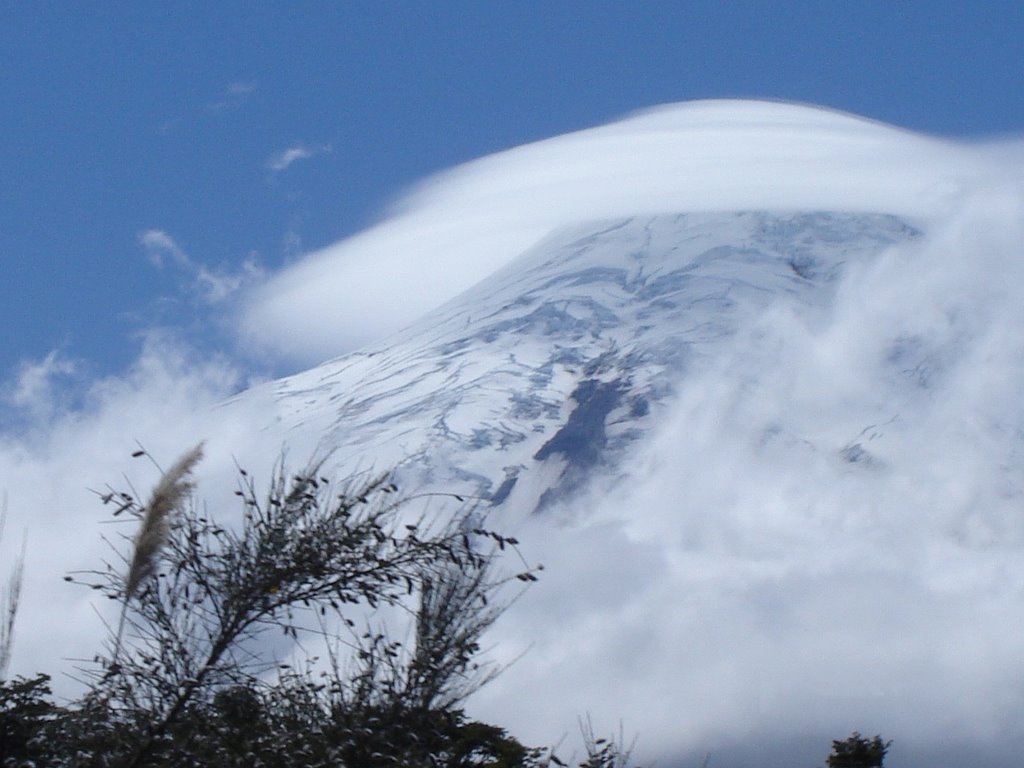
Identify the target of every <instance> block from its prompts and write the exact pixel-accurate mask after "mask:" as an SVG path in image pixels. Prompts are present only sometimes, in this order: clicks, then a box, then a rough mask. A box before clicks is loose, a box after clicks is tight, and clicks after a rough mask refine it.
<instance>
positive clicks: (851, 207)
mask: <svg viewBox="0 0 1024 768" xmlns="http://www.w3.org/2000/svg"><path fill="white" fill-rule="evenodd" d="M1004 159H1005V158H1003V155H1001V154H1000V153H999V152H993V151H991V148H980V147H967V146H965V145H960V144H954V143H952V142H948V141H942V140H939V139H933V138H927V137H923V136H919V135H915V134H912V133H910V132H907V131H903V130H900V129H897V128H893V127H890V126H887V125H884V124H881V123H877V122H873V121H870V120H866V119H863V118H859V117H854V116H851V115H847V114H843V113H839V112H833V111H829V110H824V109H818V108H813V107H806V106H795V105H792V104H782V103H771V102H746V101H708V102H694V103H684V104H678V105H670V106H665V107H660V108H657V109H653V110H650V111H646V112H642V113H639V114H637V115H635V116H632V117H629V118H626V119H624V120H621V121H619V122H616V123H611V124H609V125H605V126H601V127H598V128H592V129H589V130H584V131H580V132H578V133H572V134H569V135H566V136H559V137H556V138H553V139H548V140H546V141H541V142H537V143H535V144H529V145H526V146H523V147H518V148H515V149H512V150H509V151H507V152H502V153H499V154H496V155H492V156H489V157H486V158H483V159H481V160H477V161H475V162H471V163H468V164H466V165H463V166H460V167H458V168H455V169H454V170H451V171H448V172H446V173H443V174H440V175H439V176H437V177H435V178H433V179H431V180H428V181H427V182H425V183H424V184H422V185H421V186H420V188H419V189H417V190H415V191H414V192H412V193H411V194H409V195H408V196H407V197H406V198H405V199H403V200H402V201H400V202H399V204H398V205H397V206H396V207H395V211H394V215H392V216H391V217H389V218H387V219H386V220H384V221H383V222H382V223H381V224H379V225H377V226H376V227H373V228H372V229H369V230H367V231H366V232H363V233H362V234H359V235H356V236H355V237H352V238H350V239H348V240H345V241H342V242H340V243H338V244H336V245H333V246H330V247H328V248H326V249H324V250H322V251H319V252H316V253H313V254H310V255H309V256H307V257H306V258H305V259H304V260H302V261H301V262H299V263H297V264H295V265H294V266H292V267H289V268H287V269H285V270H284V271H283V272H281V273H280V274H278V275H277V276H276V277H275V278H273V279H272V280H271V281H270V282H269V283H268V284H267V285H266V286H265V287H264V288H263V289H262V290H261V291H259V292H258V293H256V294H254V295H253V296H251V297H250V301H249V302H248V305H247V309H246V311H245V313H244V316H243V318H242V333H243V334H244V335H245V336H246V337H247V338H248V339H250V340H252V341H254V342H256V343H258V344H261V345H264V346H266V347H269V348H270V349H273V350H275V351H276V352H278V353H279V354H283V355H285V356H288V357H290V358H291V359H293V360H295V361H298V362H301V363H306V364H309V363H315V362H320V361H322V360H324V359H326V358H328V357H331V356H333V355H337V354H340V353H343V352H345V351H349V350H351V349H353V348H354V347H356V346H359V345H361V344H363V343H366V342H368V341H371V340H372V339H373V338H375V337H378V336H380V335H383V334H385V333H388V332H390V331H394V330H397V329H399V328H401V327H403V326H404V325H406V324H408V323H410V322H412V321H413V320H415V319H416V318H417V317H419V316H420V315H421V314H422V313H423V312H425V311H427V310H429V309H431V308H433V307H436V306H439V305H440V304H442V303H443V302H444V301H446V300H447V299H449V298H451V297H453V296H455V295H456V294H457V293H459V292H460V291H462V290H464V289H466V288H468V287H470V286H471V285H473V284H475V283H477V282H478V281H479V280H481V279H482V278H484V277H486V276H487V275H489V274H491V273H492V272H494V271H495V270H496V269H498V268H500V267H502V266H503V265H505V264H507V263H508V262H509V261H510V260H511V259H513V258H514V257H515V256H517V255H519V254H520V253H522V252H523V251H524V250H525V249H526V248H528V247H529V246H530V245H532V244H534V243H536V242H537V241H539V240H540V239H541V238H543V237H544V236H545V235H547V234H549V233H550V232H551V231H552V230H554V229H557V228H559V227H562V226H566V225H571V224H574V223H577V222H581V221H583V222H585V221H594V220H598V219H607V218H613V217H618V216H632V215H637V214H656V213H675V212H680V211H721V210H763V209H772V210H839V211H864V212H884V213H892V214H900V215H909V216H915V217H926V216H927V217H930V216H935V215H941V214H942V213H943V212H946V211H949V210H950V209H951V208H952V207H956V206H957V205H958V204H959V202H958V201H960V200H961V199H962V196H963V195H964V194H965V193H967V192H969V191H970V190H973V189H975V188H977V187H978V186H979V185H984V184H988V183H991V182H993V181H994V180H996V179H998V178H999V177H1001V176H1002V175H1003V171H1002V170H1001V168H1003V167H1004V164H1003V160H1004ZM300 308H301V309H300Z"/></svg>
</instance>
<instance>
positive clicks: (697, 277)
mask: <svg viewBox="0 0 1024 768" xmlns="http://www.w3.org/2000/svg"><path fill="white" fill-rule="evenodd" d="M918 235H919V233H918V231H917V230H916V229H915V228H914V227H913V226H911V225H910V224H908V223H906V222H904V221H902V220H900V219H898V218H895V217H892V216H883V215H868V214H837V213H825V212H818V213H809V214H780V213H766V212H756V213H749V212H748V213H742V212H737V213H716V214H710V213H701V214H683V213H681V214H677V215H672V216H669V215H665V216H654V217H642V218H630V219H622V220H618V221H607V222H600V223H594V224H589V225H578V226H576V227H572V228H568V229H565V230H562V231H559V232H557V233H556V234H553V235H552V236H550V237H549V238H547V239H546V240H544V241H543V242H541V243H539V244H538V245H536V246H534V247H533V248H531V249H530V250H528V251H527V252H525V253H524V254H522V255H521V256H520V257H519V258H517V259H515V260H513V261H512V262H511V263H510V264H508V265H507V266H506V267H505V268H503V269H502V270H500V271H499V272H497V273H496V274H494V275H492V276H490V277H488V278H487V279H485V280H483V281H482V282H481V283H479V284H478V285H476V286H474V287H473V288H471V289H469V290H468V291H466V292H465V293H463V294H462V295H461V296H459V297H458V298H456V299H454V300H452V301H451V302H449V303H448V304H446V305H445V306H443V307H441V308H439V309H437V310H435V311H433V312H431V313H428V314H427V315H426V316H425V317H423V318H422V319H421V320H420V321H418V322H417V323H415V324H414V325H413V326H411V327H410V328H408V329H407V330H405V331H404V332H402V333H399V334H397V335H395V336H392V337H389V338H388V339H386V340H385V341H383V342H379V343H376V344H372V345H369V346H368V347H366V348H364V349H363V350H360V351H358V352H354V353H352V354H349V355H346V356H344V357H341V358H339V359H337V360H333V361H331V362H329V363H325V364H324V365H320V366H317V367H316V368H313V369H312V370H309V371H307V372H305V373H302V374H299V375H297V376H293V377H290V378H288V379H284V380H281V381H278V382H276V383H275V384H273V385H272V387H271V389H272V391H273V398H274V401H275V402H276V404H277V409H278V422H277V425H276V428H277V429H284V430H285V434H288V433H291V432H293V431H299V432H302V433H306V434H309V433H315V434H317V435H318V436H320V439H321V440H322V441H323V444H324V445H325V446H329V448H330V449H331V450H332V451H334V452H335V454H336V456H337V457H339V458H341V457H344V458H345V459H357V460H362V461H367V460H371V461H373V462H374V463H375V464H377V465H378V466H388V467H392V466H394V467H397V468H398V475H399V479H400V480H401V481H402V482H403V485H406V486H408V487H413V488H426V487H431V488H436V489H447V490H450V491H453V492H456V493H462V494H466V495H472V496H478V497H481V498H483V499H485V500H486V501H487V502H488V503H489V504H491V505H503V504H504V505H507V506H510V507H514V508H515V509H517V510H520V511H523V510H534V509H537V508H538V507H540V506H543V505H545V504H547V503H550V502H551V501H552V500H554V499H558V498H563V497H564V496H565V495H566V494H567V493H569V492H572V491H576V490H581V489H582V487H583V486H584V485H585V484H586V481H587V479H588V477H589V476H590V474H591V473H593V472H599V471H603V472H606V473H609V474H610V475H612V476H615V475H618V474H620V473H619V472H618V470H617V469H616V468H617V467H621V466H622V465H623V462H624V461H625V460H626V458H627V457H628V454H629V451H630V449H631V447H635V443H637V441H641V440H642V439H643V437H644V435H646V434H647V433H648V432H649V431H650V428H651V426H652V425H653V424H656V423H658V421H659V419H660V418H661V417H662V416H663V414H664V413H665V410H666V408H667V407H668V404H669V403H670V402H671V400H672V398H673V396H674V395H676V394H678V392H679V390H680V386H681V385H682V384H683V383H684V382H685V381H686V378H687V376H688V375H694V373H695V372H698V371H706V370H707V369H708V368H709V366H713V365H714V362H715V360H716V358H717V357H718V356H719V354H720V352H721V349H722V347H723V345H726V344H728V343H729V340H730V339H732V338H733V337H734V336H735V335H736V334H737V333H739V332H741V331H744V330H748V329H750V328H752V327H754V326H755V325H756V323H757V322H758V321H759V318H760V316H761V315H763V314H764V313H765V312H767V311H769V310H771V309H773V308H774V309H778V308H779V307H782V306H784V307H786V308H787V309H788V310H790V311H792V312H794V313H795V314H796V316H798V317H800V318H801V319H802V320H804V321H806V322H807V323H811V324H813V323H816V322H822V319H823V317H824V315H825V313H826V312H827V309H828V307H829V306H830V305H831V303H832V302H833V301H834V294H835V290H836V286H837V284H838V282H839V281H840V279H841V277H842V275H843V272H844V269H846V268H848V267H849V266H850V265H851V264H852V265H856V264H862V263H865V262H869V261H870V260H871V259H872V258H873V257H877V256H878V255H879V253H881V252H882V251H884V250H885V249H886V248H887V247H889V246H891V245H893V244H894V243H902V242H907V241H910V240H912V239H913V238H915V237H917V236H918ZM825 449H826V450H829V448H825ZM831 450H833V452H835V453H837V454H838V453H839V452H840V451H841V450H847V451H849V450H850V449H849V446H843V445H836V446H831ZM866 456H867V454H866V453H864V454H863V455H861V454H860V453H858V454H856V457H855V456H854V454H849V458H850V460H866ZM356 463H358V461H357V462H356Z"/></svg>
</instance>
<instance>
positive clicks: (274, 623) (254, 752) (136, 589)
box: [0, 446, 889, 768]
mask: <svg viewBox="0 0 1024 768" xmlns="http://www.w3.org/2000/svg"><path fill="white" fill-rule="evenodd" d="M136 455H137V456H138V455H144V452H142V451H139V452H137V453H136ZM201 457H202V447H201V446H197V447H196V448H195V449H193V450H192V451H190V452H189V453H187V454H186V455H185V456H183V457H182V458H181V459H180V460H179V461H178V462H177V463H176V464H175V465H174V466H173V467H172V468H171V469H169V470H168V471H167V472H165V473H163V476H162V478H161V480H160V481H159V483H158V484H157V486H156V488H155V489H154V490H153V493H152V495H151V496H150V498H149V500H148V501H147V502H146V503H145V504H143V503H142V502H141V501H140V500H138V499H136V498H135V496H134V495H133V494H131V493H128V492H122V491H114V490H110V491H109V492H107V493H105V494H103V495H102V500H103V502H104V503H105V504H108V505H110V506H111V508H112V510H113V515H114V516H115V517H121V516H122V515H124V516H126V517H127V518H133V519H135V520H136V521H137V532H136V534H135V536H134V538H133V539H132V540H131V542H130V549H129V554H128V555H124V556H121V555H119V556H118V557H119V559H120V562H115V563H104V564H103V566H102V567H101V568H99V569H97V570H95V571H89V572H85V573H76V574H72V575H69V576H67V577H66V580H68V581H71V582H75V583H77V584H81V585H85V586H87V587H89V588H91V589H94V590H96V591H97V592H98V593H100V594H103V595H105V596H106V597H107V598H109V599H110V600H113V601H117V602H119V603H120V606H121V614H120V621H119V623H118V625H117V626H116V628H115V627H111V631H110V637H109V638H108V641H107V643H106V646H105V647H104V649H103V650H102V651H101V652H100V653H98V654H97V655H96V656H95V657H94V658H93V659H92V660H91V661H89V662H87V663H84V664H83V665H82V666H80V667H79V668H78V674H79V676H80V678H79V679H80V681H81V682H82V683H83V684H84V690H85V692H84V693H83V694H82V695H81V697H80V698H79V699H77V700H76V701H73V702H70V703H68V704H63V705H59V704H56V703H54V701H53V698H52V696H51V691H50V685H49V683H50V680H49V678H48V677H47V676H46V675H38V676H36V677H31V678H16V679H14V680H7V681H4V680H3V673H4V671H5V670H4V667H2V666H0V765H2V766H4V767H5V768H7V767H8V766H54V768H63V767H68V768H70V767H72V766H74V767H78V766H82V767H85V766H90V767H92V766H96V767H97V768H101V767H102V768H106V767H109V768H141V767H142V766H239V768H241V767H242V766H245V767H246V768H256V767H262V766H265V767H266V768H277V767H281V768H284V767H285V766H288V767H289V768H315V767H319V766H324V767H326V766H359V767H360V768H377V767H378V766H379V767H381V768H383V767H384V766H425V767H426V766H431V767H434V766H437V767H442V766H443V767H444V768H464V767H469V766H491V767H492V768H534V767H535V768H539V767H540V766H550V765H557V766H566V765H567V762H566V761H567V760H569V761H570V762H573V763H574V764H577V765H578V766H580V768H626V767H627V766H629V765H630V764H631V759H630V749H629V748H628V747H626V746H624V744H623V741H622V739H621V737H620V738H618V739H614V738H611V739H605V738H600V737H598V736H597V735H596V734H595V733H594V731H593V729H592V728H591V727H590V725H589V723H587V724H585V725H584V726H583V728H582V729H581V730H582V735H583V745H582V750H581V751H582V759H579V758H576V759H570V758H565V759H563V758H561V757H559V755H558V754H556V753H555V751H554V750H553V749H551V748H538V747H528V746H525V745H523V744H522V743H520V742H519V741H518V740H517V739H516V738H515V737H513V736H512V735H510V734H508V733H507V732H506V730H505V729H504V728H501V727H499V726H496V725H490V724H487V723H481V722H476V721H474V720H472V719H471V718H469V717H468V716H467V715H466V713H465V711H464V709H463V704H464V702H465V700H466V698H467V697H468V696H469V695H470V694H471V693H473V692H474V691H476V690H477V689H479V688H480V687H481V686H482V685H485V684H486V683H487V682H488V681H490V680H491V679H493V677H494V676H495V675H496V674H497V673H498V672H500V670H498V669H495V668H494V667H493V666H491V665H488V664H487V663H486V662H485V661H484V660H483V659H482V658H481V646H480V640H481V637H482V635H483V633H484V632H485V631H486V630H487V628H488V627H490V626H491V625H492V624H493V623H494V622H495V621H496V620H497V619H498V617H499V616H500V615H501V613H502V611H503V609H504V607H505V606H506V605H507V603H505V602H503V600H506V599H508V598H507V597H503V595H507V588H508V586H509V585H510V584H518V585H520V586H524V587H525V586H528V585H529V583H530V582H533V581H536V580H537V578H538V575H537V574H538V571H539V570H540V566H536V567H530V566H528V565H527V564H526V561H525V560H524V559H523V558H522V556H521V554H520V553H519V549H518V542H517V541H516V540H515V539H514V538H512V537H509V536H504V535H502V534H500V533H498V532H496V531H494V530H491V529H489V528H487V527H483V524H482V523H481V522H480V521H479V519H478V516H476V515H475V513H474V512H473V510H470V511H468V512H466V513H464V514H461V515H459V516H456V517H455V519H453V520H450V521H447V522H441V521H439V520H434V519H427V518H425V517H418V518H416V519H409V516H408V515H409V507H408V505H407V504H406V503H405V502H404V501H403V499H402V498H401V497H399V496H398V495H397V489H396V488H395V487H394V485H392V484H391V483H390V482H389V481H388V480H387V479H386V478H374V479H370V480H368V481H365V482H361V483H352V484H350V485H349V486H347V487H345V488H339V487H337V486H336V485H334V484H332V483H331V482H329V481H328V479H327V478H324V477H322V476H321V475H320V471H319V470H320V467H319V466H313V467H311V468H310V469H308V470H306V471H304V472H302V473H301V474H298V475H294V476H290V475H289V474H288V473H287V472H286V471H285V470H284V468H283V466H281V467H279V469H278V471H277V473H276V475H275V477H274V478H273V480H272V482H271V483H270V487H269V489H268V490H267V491H266V492H265V493H263V494H259V493H257V490H256V486H255V484H254V482H253V481H252V479H251V478H250V476H249V475H248V474H247V473H246V472H245V471H244V470H240V471H239V472H240V482H239V488H238V490H237V491H236V493H237V495H238V500H239V503H240V507H241V513H240V516H239V518H240V519H239V520H236V521H235V522H234V523H231V522H229V521H227V520H223V519H218V518H216V517H214V516H212V515H210V514H208V513H207V511H206V510H205V508H202V507H200V506H199V505H197V504H196V503H195V501H194V498H193V495H192V494H193V490H194V485H193V480H192V471H193V469H194V467H195V465H196V464H197V463H198V462H199V460H200V459H201ZM112 546H113V548H114V551H115V552H118V551H119V550H118V547H117V546H116V543H112ZM502 555H507V557H506V559H508V558H515V561H516V564H517V566H519V567H518V569H517V570H516V571H514V572H512V573H511V574H508V575H500V574H499V573H498V571H497V568H498V564H499V560H500V559H501V557H502ZM20 580H21V569H20V567H19V568H16V569H15V574H14V577H13V578H12V579H11V580H10V582H9V585H8V589H7V591H6V593H5V594H6V597H7V600H6V603H5V607H4V614H3V616H2V619H3V626H2V629H3V633H2V634H0V661H2V662H3V664H4V666H6V663H7V661H9V658H10V653H11V647H12V641H13V626H14V616H15V614H16V612H17V597H18V591H19V588H20ZM365 616H369V618H364V617H365ZM396 617H397V618H398V619H402V618H404V621H399V622H398V623H399V624H404V625H406V626H408V627H409V628H410V629H409V631H407V632H406V633H403V635H402V637H403V638H404V639H402V640H398V639H396V638H395V637H394V636H393V634H392V630H390V629H389V625H391V626H394V625H395V621H394V619H395V618H396ZM389 618H390V619H391V620H392V621H388V619H389ZM280 638H284V640H285V642H284V643H281V642H280ZM275 640H277V642H275ZM314 645H315V646H317V647H319V648H320V649H322V655H320V656H316V655H312V653H311V651H306V652H305V653H304V654H303V655H302V656H301V657H300V658H299V660H298V661H296V660H295V653H294V651H295V650H296V649H309V648H311V647H312V646H314ZM888 746H889V744H888V743H883V742H882V741H881V738H880V737H875V738H874V739H873V740H869V739H864V738H862V737H861V736H860V735H859V734H857V733H854V735H853V736H851V737H850V738H849V739H847V740H845V741H841V742H840V741H836V742H833V755H832V756H830V757H829V758H828V766H829V768H861V767H863V768H875V767H876V766H881V765H882V760H883V758H884V755H885V752H886V750H887V749H888Z"/></svg>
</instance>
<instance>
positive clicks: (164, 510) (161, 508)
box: [125, 443, 203, 601]
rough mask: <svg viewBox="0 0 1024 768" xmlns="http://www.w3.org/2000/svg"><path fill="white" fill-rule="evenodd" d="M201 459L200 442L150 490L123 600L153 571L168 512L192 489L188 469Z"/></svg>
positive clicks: (168, 524)
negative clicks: (150, 494)
mask: <svg viewBox="0 0 1024 768" xmlns="http://www.w3.org/2000/svg"><path fill="white" fill-rule="evenodd" d="M201 458H203V444H202V443H199V444H198V445H197V446H196V447H195V448H193V449H192V450H191V451H189V452H188V453H186V454H185V455H184V456H182V457H181V458H180V459H178V461H177V463H175V465H174V466H173V467H171V468H170V469H169V470H167V472H165V473H164V476H163V477H161V478H160V482H159V483H157V484H156V488H154V489H153V495H152V497H151V498H150V500H149V504H147V505H146V511H145V513H144V515H143V517H142V526H141V527H140V528H139V533H138V535H137V536H136V537H135V553H134V555H133V556H132V565H131V568H129V569H128V578H127V579H125V600H126V601H127V600H130V599H131V598H132V597H133V596H134V595H135V593H136V592H138V589H139V586H140V585H141V584H142V582H143V581H145V580H146V578H148V577H149V576H152V575H153V572H154V571H155V570H156V563H157V560H158V559H159V557H160V550H161V549H163V546H164V544H165V543H166V541H167V536H168V534H169V533H170V530H171V514H172V513H173V512H174V510H176V509H177V508H178V507H179V506H181V504H182V503H183V502H184V501H185V500H186V499H187V498H188V497H189V494H191V493H192V490H193V489H194V488H195V483H194V482H193V480H192V470H193V468H194V467H195V465H196V464H198V463H199V460H200V459H201Z"/></svg>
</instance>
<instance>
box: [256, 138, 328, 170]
mask: <svg viewBox="0 0 1024 768" xmlns="http://www.w3.org/2000/svg"><path fill="white" fill-rule="evenodd" d="M330 151H331V148H330V146H328V145H326V144H321V145H319V146H315V147H310V146H307V145H305V144H296V145H295V146H294V147H288V148H287V149H284V150H281V151H280V152H278V153H277V154H274V155H272V156H271V157H270V159H269V160H267V168H269V169H270V170H272V171H275V172H279V171H284V170H287V169H288V168H289V167H290V166H291V165H292V164H293V163H295V162H298V161H299V160H306V159H308V158H311V157H316V156H317V155H322V154H324V153H325V152H330Z"/></svg>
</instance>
